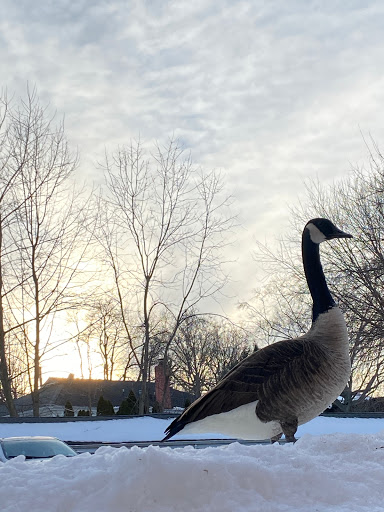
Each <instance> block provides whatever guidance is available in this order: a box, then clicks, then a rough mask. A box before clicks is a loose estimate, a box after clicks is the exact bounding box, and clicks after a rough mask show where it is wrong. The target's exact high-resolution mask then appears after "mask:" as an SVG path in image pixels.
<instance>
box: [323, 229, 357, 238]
mask: <svg viewBox="0 0 384 512" xmlns="http://www.w3.org/2000/svg"><path fill="white" fill-rule="evenodd" d="M333 238H353V236H352V235H350V234H349V233H345V231H341V229H338V230H337V231H334V232H333V233H331V234H330V235H328V236H327V239H328V240H332V239H333Z"/></svg>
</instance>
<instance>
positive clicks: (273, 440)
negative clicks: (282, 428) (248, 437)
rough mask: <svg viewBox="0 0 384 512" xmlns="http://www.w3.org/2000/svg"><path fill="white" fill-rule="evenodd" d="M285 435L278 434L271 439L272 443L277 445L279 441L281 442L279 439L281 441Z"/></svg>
mask: <svg viewBox="0 0 384 512" xmlns="http://www.w3.org/2000/svg"><path fill="white" fill-rule="evenodd" d="M282 435H283V433H282V432H280V434H276V435H275V436H273V437H271V443H277V441H279V439H281V437H282Z"/></svg>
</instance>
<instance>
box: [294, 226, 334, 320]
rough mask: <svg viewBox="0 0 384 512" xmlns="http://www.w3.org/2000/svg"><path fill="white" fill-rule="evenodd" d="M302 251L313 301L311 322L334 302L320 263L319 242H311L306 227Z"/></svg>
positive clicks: (332, 305)
mask: <svg viewBox="0 0 384 512" xmlns="http://www.w3.org/2000/svg"><path fill="white" fill-rule="evenodd" d="M302 253H303V265H304V272H305V277H306V278H307V283H308V288H309V291H310V292H311V296H312V301H313V308H312V322H314V321H315V320H316V319H317V317H318V316H319V315H321V313H325V312H326V311H328V310H329V309H331V308H332V307H334V306H335V305H336V304H335V301H334V300H333V298H332V295H331V293H330V291H329V289H328V286H327V282H326V280H325V276H324V272H323V267H322V266H321V263H320V251H319V244H315V243H314V242H312V240H311V238H310V234H309V230H308V229H304V232H303V239H302Z"/></svg>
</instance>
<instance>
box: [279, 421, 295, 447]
mask: <svg viewBox="0 0 384 512" xmlns="http://www.w3.org/2000/svg"><path fill="white" fill-rule="evenodd" d="M280 425H281V428H282V429H283V433H284V435H285V439H286V440H287V442H288V443H294V442H296V437H295V434H296V431H297V427H298V420H297V418H289V419H287V420H286V421H281V422H280Z"/></svg>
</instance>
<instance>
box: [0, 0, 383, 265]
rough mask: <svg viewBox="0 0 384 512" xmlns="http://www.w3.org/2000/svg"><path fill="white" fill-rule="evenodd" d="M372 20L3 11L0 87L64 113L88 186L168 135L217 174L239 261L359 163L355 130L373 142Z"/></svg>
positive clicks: (188, 8)
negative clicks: (319, 183) (310, 185)
mask: <svg viewBox="0 0 384 512" xmlns="http://www.w3.org/2000/svg"><path fill="white" fill-rule="evenodd" d="M383 11H384V6H383V4H382V3H381V2H379V1H378V0H377V1H369V2H365V3H361V2H357V1H352V2H348V3H345V2H329V3H322V2H318V1H314V0H313V1H304V0H295V1H291V2H289V3H288V2H284V1H283V0H272V1H270V2H263V1H261V0H260V1H253V0H226V1H223V2H220V3H217V2H214V1H213V0H194V1H193V2H190V1H186V0H177V1H163V0H152V1H150V0H147V1H143V0H130V1H128V2H125V1H124V2H123V1H122V0H111V1H107V0H96V1H94V2H87V1H85V0H84V1H80V2H70V1H67V0H60V1H58V2H38V3H34V4H31V3H30V2H29V1H27V0H24V1H20V2H13V1H12V0H5V6H3V10H2V17H1V20H0V38H1V41H0V42H1V44H0V58H1V62H2V77H3V80H4V82H3V83H2V85H3V86H8V88H9V90H10V91H11V92H13V91H15V92H16V94H17V95H20V94H23V92H24V91H25V84H26V82H27V80H28V81H29V82H30V83H31V84H36V86H37V89H38V92H39V94H40V96H41V98H42V100H43V101H49V102H50V104H51V105H52V106H54V107H55V108H57V110H58V112H59V113H60V114H64V113H65V116H66V127H67V133H68V136H69V138H70V140H71V141H72V142H73V143H74V144H75V145H77V146H78V147H79V149H80V151H81V154H82V172H83V173H84V174H87V175H88V176H89V177H90V178H94V177H97V174H95V171H94V167H93V164H94V161H95V160H96V159H97V158H98V157H100V155H101V154H102V152H103V150H104V146H107V147H110V148H113V147H114V146H115V145H117V144H121V143H124V142H125V141H128V140H129V139H130V138H131V137H137V136H139V135H141V136H142V137H143V139H144V140H153V139H158V140H160V141H161V140H164V139H166V138H167V137H168V136H170V135H172V134H175V135H176V136H178V137H180V139H181V140H182V141H183V143H184V144H185V146H186V147H187V148H190V149H191V150H192V156H193V158H194V160H195V161H196V162H197V163H199V164H202V165H204V166H206V167H208V168H211V167H214V168H221V169H224V170H225V173H226V176H227V181H228V185H229V188H230V189H231V190H232V191H233V193H234V195H235V196H237V198H238V200H239V209H240V210H241V215H242V218H243V222H244V226H245V231H244V233H245V234H244V237H243V240H242V244H243V245H244V247H247V246H248V247H249V249H251V247H250V245H251V240H252V237H256V238H261V237H264V236H270V235H273V233H272V231H275V230H276V229H280V228H278V226H280V225H282V228H281V229H284V226H285V225H286V219H287V212H288V206H289V205H290V204H292V203H294V202H295V201H296V200H297V197H298V195H300V194H303V193H304V186H303V182H304V180H305V178H307V177H311V176H315V175H318V176H319V178H320V180H323V181H324V182H331V181H332V180H333V179H334V178H337V177H338V176H339V177H341V176H344V175H345V174H346V173H347V172H348V168H349V162H352V163H355V162H360V161H362V159H363V158H364V157H365V148H364V144H363V141H362V138H361V135H360V130H362V131H363V133H369V132H370V133H372V134H373V135H374V137H375V138H376V139H377V140H378V141H379V143H380V140H381V139H382V138H383V137H384V125H383V121H382V115H381V111H382V107H383V105H384V87H383V85H384V84H383V76H382V72H381V58H382V54H383V50H384V35H383V31H382V26H381V20H382V15H383ZM272 228H273V229H272ZM245 252H246V253H247V251H245ZM247 257H248V253H247Z"/></svg>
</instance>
